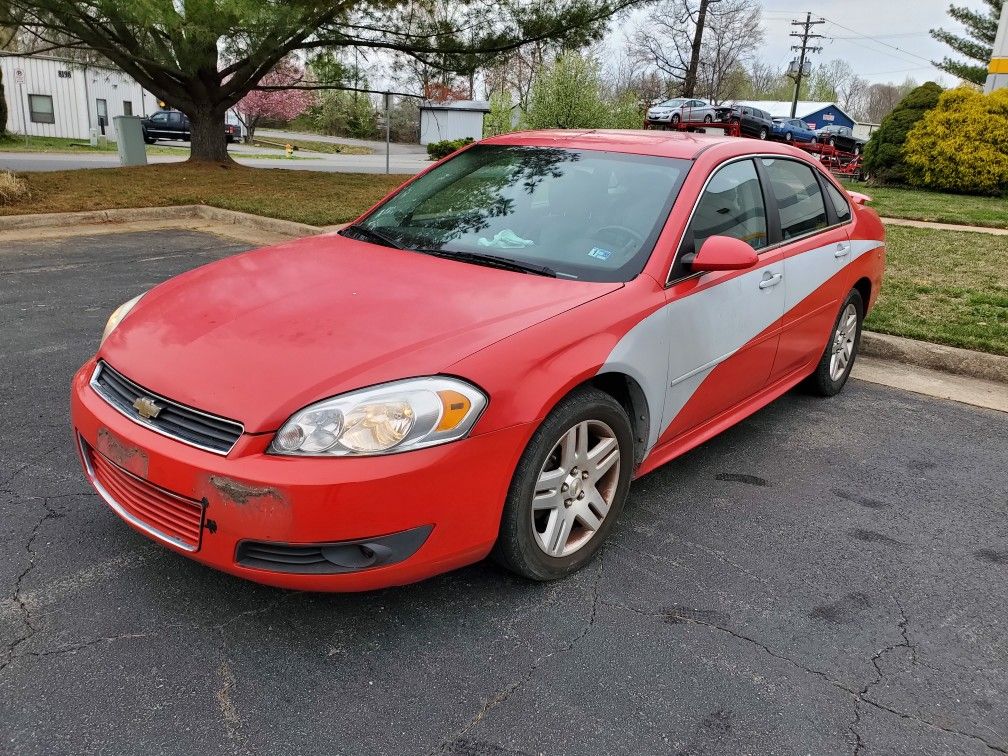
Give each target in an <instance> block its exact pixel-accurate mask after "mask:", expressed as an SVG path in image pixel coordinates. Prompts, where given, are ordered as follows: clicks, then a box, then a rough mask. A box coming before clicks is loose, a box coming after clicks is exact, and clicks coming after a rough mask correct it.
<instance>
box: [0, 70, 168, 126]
mask: <svg viewBox="0 0 1008 756" xmlns="http://www.w3.org/2000/svg"><path fill="white" fill-rule="evenodd" d="M0 70H2V71H3V84H4V97H5V98H6V100H7V130H8V131H10V132H13V133H17V134H25V133H27V134H29V135H32V136H52V137H66V138H69V139H82V140H84V139H88V138H89V137H90V134H91V129H92V128H96V129H98V130H99V133H100V132H101V125H102V123H104V128H105V134H106V135H107V136H108V137H109V139H112V140H114V139H115V125H114V123H113V121H112V119H113V118H114V117H115V116H119V115H136V116H146V115H149V114H150V113H153V112H155V111H157V110H158V109H159V108H158V101H157V98H156V97H154V95H152V94H151V93H150V92H148V91H146V90H145V89H144V88H143V87H141V86H140V85H139V84H137V82H135V81H134V80H133V79H132V78H131V77H130V76H127V75H126V74H124V73H123V72H122V71H119V70H116V69H114V68H106V67H103V66H93V65H86V64H83V63H77V62H75V61H70V60H65V59H62V58H51V57H47V56H43V55H32V56H22V55H2V56H0Z"/></svg>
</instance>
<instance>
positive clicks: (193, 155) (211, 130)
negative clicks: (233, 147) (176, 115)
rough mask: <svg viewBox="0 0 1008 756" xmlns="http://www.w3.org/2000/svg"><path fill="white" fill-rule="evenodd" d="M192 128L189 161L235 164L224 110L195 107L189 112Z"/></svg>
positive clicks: (190, 126)
mask: <svg viewBox="0 0 1008 756" xmlns="http://www.w3.org/2000/svg"><path fill="white" fill-rule="evenodd" d="M187 115H188V116H189V128H190V140H191V141H190V145H189V147H190V150H189V162H191V163H220V164H222V165H234V164H235V162H234V161H233V160H232V159H231V156H230V155H228V151H227V138H226V137H225V135H224V111H223V110H221V111H216V110H213V109H209V108H208V109H194V110H193V112H191V113H187Z"/></svg>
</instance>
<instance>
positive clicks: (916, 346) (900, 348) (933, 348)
mask: <svg viewBox="0 0 1008 756" xmlns="http://www.w3.org/2000/svg"><path fill="white" fill-rule="evenodd" d="M860 353H861V354H863V355H865V356H866V357H877V358H879V359H883V360H891V361H893V362H902V363H904V364H908V365H917V366H919V367H924V368H930V369H931V370H940V371H941V372H943V373H951V374H953V375H965V376H969V377H970V378H979V379H981V380H985V381H995V382H997V383H1004V384H1008V357H1002V356H1001V355H998V354H987V353H986V352H974V351H973V350H971V349H959V348H957V347H950V346H943V345H941V344H932V343H931V342H928V341H917V340H915V339H905V338H903V337H901V336H890V335H888V334H883V333H874V332H872V331H863V332H862V333H861V346H860Z"/></svg>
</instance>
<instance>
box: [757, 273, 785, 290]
mask: <svg viewBox="0 0 1008 756" xmlns="http://www.w3.org/2000/svg"><path fill="white" fill-rule="evenodd" d="M782 278H784V274H783V273H764V274H763V280H762V281H760V282H759V287H760V288H761V289H769V288H770V287H771V286H776V285H777V284H779V283H780V282H781V279H782Z"/></svg>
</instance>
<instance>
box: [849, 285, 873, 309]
mask: <svg viewBox="0 0 1008 756" xmlns="http://www.w3.org/2000/svg"><path fill="white" fill-rule="evenodd" d="M852 288H854V289H857V292H858V294H860V295H861V301H862V302H864V309H865V312H866V313H867V312H868V307H869V306H870V305H871V295H872V284H871V281H870V280H869V279H868V278H867V277H866V276H862V277H861V278H859V279H858V280H857V281H856V282H855V283H854V286H853V287H852Z"/></svg>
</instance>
